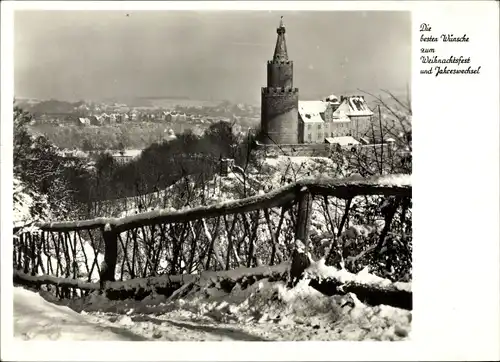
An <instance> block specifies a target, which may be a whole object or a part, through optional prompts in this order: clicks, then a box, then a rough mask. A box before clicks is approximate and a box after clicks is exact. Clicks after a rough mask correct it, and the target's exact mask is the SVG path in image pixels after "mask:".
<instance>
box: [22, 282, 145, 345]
mask: <svg viewBox="0 0 500 362" xmlns="http://www.w3.org/2000/svg"><path fill="white" fill-rule="evenodd" d="M13 294H14V338H15V339H18V340H71V341H86V340H103V341H132V340H137V341H140V340H144V338H141V337H138V336H135V335H133V334H130V333H128V332H127V331H126V330H124V329H120V328H112V327H108V326H103V325H100V324H98V323H96V322H95V321H93V320H91V319H90V318H86V317H85V316H83V315H81V314H79V313H77V312H75V311H74V310H72V309H70V308H68V307H64V306H59V305H55V304H53V303H50V302H48V301H46V300H45V299H43V298H42V297H41V296H40V295H39V294H37V293H34V292H32V291H29V290H26V289H23V288H19V287H16V288H14V293H13Z"/></svg>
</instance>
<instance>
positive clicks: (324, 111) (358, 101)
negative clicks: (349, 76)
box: [299, 95, 373, 143]
mask: <svg viewBox="0 0 500 362" xmlns="http://www.w3.org/2000/svg"><path fill="white" fill-rule="evenodd" d="M372 116H373V112H372V111H371V110H370V109H369V108H368V105H367V104H366V101H365V99H364V97H363V96H341V98H340V100H339V99H338V98H337V97H336V96H334V95H330V96H328V97H327V98H326V99H325V100H324V101H299V143H323V142H324V141H325V139H326V138H332V137H345V136H350V137H354V138H359V137H360V136H361V135H363V134H364V133H365V132H366V131H367V130H368V127H369V125H370V122H371V118H372Z"/></svg>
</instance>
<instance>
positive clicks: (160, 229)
mask: <svg viewBox="0 0 500 362" xmlns="http://www.w3.org/2000/svg"><path fill="white" fill-rule="evenodd" d="M369 197H372V198H373V197H381V198H383V199H388V198H392V199H393V201H394V202H393V203H392V207H391V208H390V210H389V212H387V210H386V212H385V214H384V216H383V217H384V219H385V226H384V229H383V230H382V231H381V234H380V242H379V243H377V247H382V243H383V241H384V238H385V237H386V236H387V234H388V233H389V232H390V231H391V227H392V228H393V229H394V228H396V229H398V230H396V232H402V233H404V232H408V230H403V229H402V227H403V224H405V219H406V222H407V221H408V216H407V211H408V208H411V206H409V203H408V202H405V200H406V201H407V200H411V182H410V176H409V175H389V176H379V177H373V178H370V179H361V178H348V179H337V180H335V179H331V178H319V179H318V178H314V179H304V180H301V181H298V182H296V183H294V184H289V185H287V186H284V187H281V188H279V189H276V190H274V191H272V192H269V193H267V194H263V195H257V196H252V197H249V198H245V199H239V200H232V201H227V202H224V203H220V204H216V205H211V206H200V207H194V208H185V209H182V210H177V211H173V212H172V211H169V210H155V211H151V212H146V213H142V214H137V215H132V216H128V217H124V218H96V219H93V220H83V221H63V222H52V223H45V224H38V225H33V226H30V227H22V228H15V229H14V248H13V264H14V277H15V280H17V281H18V282H21V283H22V282H24V283H28V284H29V283H35V284H37V285H41V284H47V285H55V286H56V293H57V294H59V295H60V296H62V295H61V291H60V290H59V287H62V286H65V287H66V294H65V295H64V296H65V297H71V296H72V295H73V296H74V295H77V294H79V295H81V293H82V291H84V292H86V293H88V292H89V291H91V290H95V289H99V288H105V287H106V284H107V282H110V281H122V282H124V283H125V281H127V280H131V279H137V278H151V277H158V276H161V275H186V274H189V275H192V274H199V273H201V272H202V271H206V270H213V271H219V270H230V269H234V268H237V267H242V266H245V267H255V266H259V265H276V264H279V263H282V262H283V261H286V260H288V258H289V257H290V252H291V250H290V245H291V244H292V243H293V241H294V240H295V239H300V240H311V239H314V240H319V239H320V238H321V235H320V234H321V232H318V231H317V230H323V231H325V230H326V231H327V234H329V235H330V236H331V238H332V242H333V243H335V242H338V236H340V235H341V234H342V231H343V229H345V228H346V227H347V225H348V224H349V223H350V222H351V223H352V222H353V221H352V220H353V218H354V216H353V213H354V212H355V210H354V209H355V208H354V207H353V200H355V199H356V198H364V199H365V200H368V199H367V198H369ZM332 198H333V200H332ZM319 210H323V211H322V212H320V211H319ZM396 215H399V216H398V217H397V219H398V220H397V222H396V221H394V222H393V220H395V218H396ZM320 216H321V217H320ZM379 216H380V215H379ZM318 217H319V219H318ZM373 217H376V215H374V216H373ZM410 218H411V215H410ZM314 225H316V226H314ZM318 225H319V226H318ZM312 226H314V228H312ZM312 229H315V230H312ZM316 229H317V230H316ZM311 233H312V234H314V235H311ZM318 238H319V239H318ZM315 247H316V246H313V245H312V246H311V248H315ZM332 248H333V245H330V246H329V249H328V250H329V251H330V252H331V250H332ZM328 250H327V251H326V253H327V254H328ZM114 284H116V283H114ZM71 290H72V292H71ZM77 291H79V293H77Z"/></svg>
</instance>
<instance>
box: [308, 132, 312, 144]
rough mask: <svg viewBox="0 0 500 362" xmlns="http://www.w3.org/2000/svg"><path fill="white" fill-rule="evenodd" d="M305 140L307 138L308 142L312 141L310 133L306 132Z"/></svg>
mask: <svg viewBox="0 0 500 362" xmlns="http://www.w3.org/2000/svg"><path fill="white" fill-rule="evenodd" d="M307 140H308V141H309V142H311V141H312V134H310V133H308V134H307Z"/></svg>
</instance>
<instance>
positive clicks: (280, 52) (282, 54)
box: [273, 17, 288, 61]
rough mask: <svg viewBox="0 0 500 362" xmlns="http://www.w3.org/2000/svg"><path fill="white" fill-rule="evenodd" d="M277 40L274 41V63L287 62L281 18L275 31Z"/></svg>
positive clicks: (283, 27)
mask: <svg viewBox="0 0 500 362" xmlns="http://www.w3.org/2000/svg"><path fill="white" fill-rule="evenodd" d="M276 31H277V33H278V38H277V39H276V47H275V49H274V56H273V60H274V61H287V60H288V53H287V51H286V41H285V26H284V25H283V17H281V20H280V25H279V28H278V29H276Z"/></svg>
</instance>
